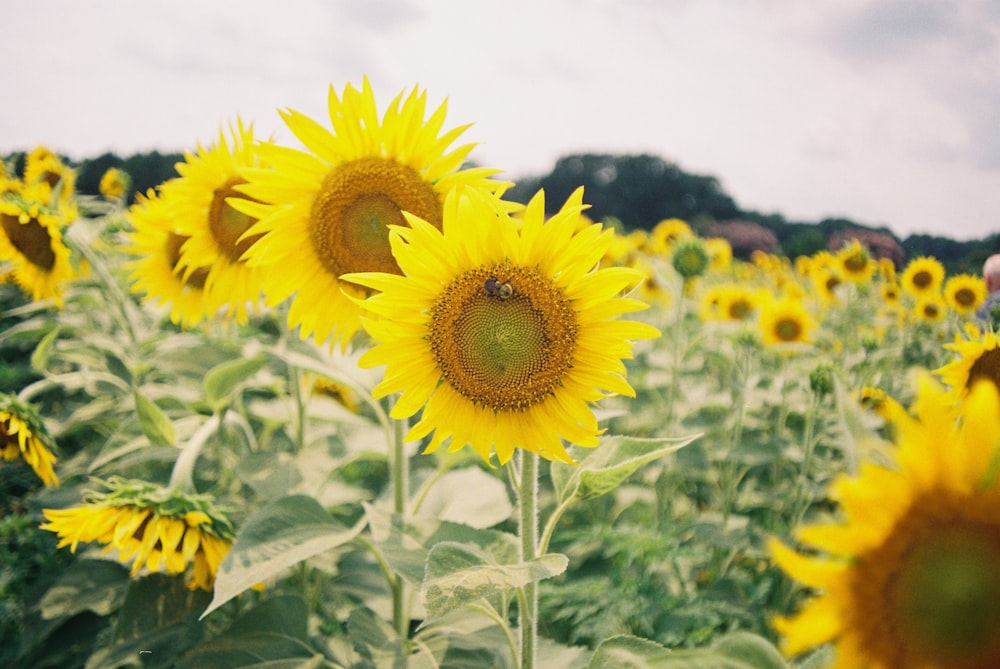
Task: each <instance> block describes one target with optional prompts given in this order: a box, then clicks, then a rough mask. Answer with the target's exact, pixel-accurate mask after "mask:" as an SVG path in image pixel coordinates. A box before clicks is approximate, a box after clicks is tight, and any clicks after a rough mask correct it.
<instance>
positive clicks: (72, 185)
mask: <svg viewBox="0 0 1000 669" xmlns="http://www.w3.org/2000/svg"><path fill="white" fill-rule="evenodd" d="M24 183H25V185H27V186H35V185H38V184H45V185H46V186H48V187H49V188H50V189H51V191H58V194H59V203H60V204H62V205H68V204H70V202H71V201H72V199H73V197H74V195H75V193H76V170H74V169H73V168H72V167H70V166H69V165H67V164H66V163H64V162H63V160H62V158H60V157H59V156H57V155H56V154H55V153H52V152H51V151H50V150H49V149H47V148H46V147H44V146H39V147H36V148H35V149H34V150H32V151H31V152H30V153H28V155H27V156H26V157H25V160H24Z"/></svg>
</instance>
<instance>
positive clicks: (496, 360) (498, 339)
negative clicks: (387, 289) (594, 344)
mask: <svg viewBox="0 0 1000 669" xmlns="http://www.w3.org/2000/svg"><path fill="white" fill-rule="evenodd" d="M576 335H577V319H576V312H574V311H573V309H572V307H571V306H570V303H569V300H568V299H567V298H566V296H565V294H564V293H563V291H562V290H561V289H560V288H559V287H558V286H556V285H555V284H554V283H553V282H552V281H551V280H550V279H548V278H547V277H545V276H543V275H542V274H541V273H540V272H539V271H538V270H537V269H531V268H525V267H519V266H517V265H513V264H511V263H509V262H503V263H497V264H494V265H489V266H485V267H479V268H476V269H474V270H470V271H468V272H465V273H464V274H461V275H459V276H458V277H457V278H455V279H454V280H453V281H452V282H451V283H450V284H449V285H448V286H447V287H446V288H445V289H444V291H443V292H442V294H441V297H440V298H439V299H438V301H437V303H436V304H435V305H434V307H433V308H432V309H431V321H430V337H429V338H430V343H431V349H432V351H433V352H434V358H435V360H436V362H437V364H438V366H439V367H440V369H441V373H442V376H443V377H444V378H445V380H446V381H447V382H448V383H449V384H450V385H451V386H452V388H454V389H455V390H456V391H457V392H458V393H459V394H461V395H462V396H464V397H465V398H467V399H469V400H470V401H472V402H474V403H476V404H479V405H482V406H485V407H489V408H491V409H493V410H494V411H518V410H523V409H527V408H529V407H531V406H533V405H535V404H538V403H539V402H541V401H543V400H544V399H545V398H546V397H548V396H549V395H551V394H552V393H553V392H554V391H555V389H556V387H558V386H559V384H560V383H561V382H562V380H563V378H564V376H565V374H566V372H567V370H569V368H570V367H571V366H572V362H573V352H574V349H575V347H576Z"/></svg>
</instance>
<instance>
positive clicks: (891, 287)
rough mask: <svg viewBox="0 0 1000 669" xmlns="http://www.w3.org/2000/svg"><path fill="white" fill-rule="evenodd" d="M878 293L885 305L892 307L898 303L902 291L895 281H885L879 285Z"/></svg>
mask: <svg viewBox="0 0 1000 669" xmlns="http://www.w3.org/2000/svg"><path fill="white" fill-rule="evenodd" d="M879 293H880V294H881V295H882V301H883V302H885V303H886V305H888V306H891V307H894V306H896V305H898V304H899V303H900V300H902V298H903V292H902V291H901V290H900V288H899V284H898V283H896V282H895V281H886V282H885V283H883V284H882V285H881V286H880V287H879Z"/></svg>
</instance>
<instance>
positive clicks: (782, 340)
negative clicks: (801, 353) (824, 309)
mask: <svg viewBox="0 0 1000 669" xmlns="http://www.w3.org/2000/svg"><path fill="white" fill-rule="evenodd" d="M758 329H759V331H760V335H761V341H762V342H764V343H765V344H776V345H779V346H781V345H791V344H807V343H809V342H811V341H812V332H813V330H815V329H816V321H815V319H814V318H813V317H812V315H811V314H810V313H809V311H808V310H807V309H806V308H805V306H803V304H802V302H801V301H800V300H796V299H792V298H789V297H779V298H772V299H770V300H765V301H764V303H763V304H762V305H761V307H760V319H759V321H758Z"/></svg>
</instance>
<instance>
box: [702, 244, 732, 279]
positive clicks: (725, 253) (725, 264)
mask: <svg viewBox="0 0 1000 669" xmlns="http://www.w3.org/2000/svg"><path fill="white" fill-rule="evenodd" d="M705 248H706V249H708V257H709V258H710V259H711V260H710V262H709V265H710V267H711V268H712V269H713V270H715V271H717V272H724V271H726V270H727V269H729V266H730V265H731V264H732V262H733V247H732V245H731V244H730V243H729V241H728V240H726V239H723V238H722V237H710V238H708V239H706V240H705Z"/></svg>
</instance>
